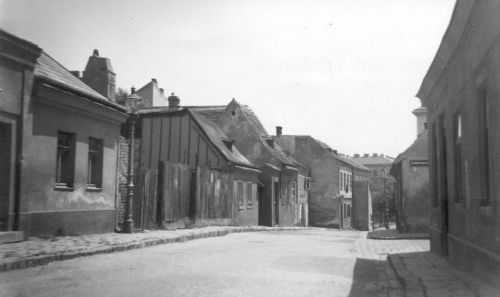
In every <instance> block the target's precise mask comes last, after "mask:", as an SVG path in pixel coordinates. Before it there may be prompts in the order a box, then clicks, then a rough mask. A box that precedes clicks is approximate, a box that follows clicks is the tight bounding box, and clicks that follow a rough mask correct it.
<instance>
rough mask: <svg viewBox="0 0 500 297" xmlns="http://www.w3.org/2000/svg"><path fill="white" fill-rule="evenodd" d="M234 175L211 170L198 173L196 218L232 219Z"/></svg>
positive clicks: (198, 171)
mask: <svg viewBox="0 0 500 297" xmlns="http://www.w3.org/2000/svg"><path fill="white" fill-rule="evenodd" d="M232 202H233V175H232V174H230V173H224V172H221V171H218V170H213V169H209V168H200V167H198V168H197V171H196V202H195V204H196V218H197V219H225V218H231V217H232Z"/></svg>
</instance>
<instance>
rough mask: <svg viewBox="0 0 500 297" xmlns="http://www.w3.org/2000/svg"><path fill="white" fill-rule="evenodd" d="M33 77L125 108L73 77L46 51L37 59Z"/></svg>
mask: <svg viewBox="0 0 500 297" xmlns="http://www.w3.org/2000/svg"><path fill="white" fill-rule="evenodd" d="M34 73H35V77H37V78H39V79H41V80H43V81H45V82H47V83H48V84H50V85H53V86H55V87H58V88H62V89H64V90H67V91H69V92H72V93H76V94H78V95H81V96H83V97H86V98H89V99H91V100H93V101H95V102H98V103H101V104H104V105H107V106H110V107H113V108H114V109H117V110H120V111H126V108H125V107H123V106H121V105H118V104H116V103H114V102H111V101H109V100H108V98H106V97H104V96H103V95H101V94H99V93H98V92H97V91H95V90H93V89H92V88H91V87H89V86H88V85H86V84H85V83H84V82H82V81H81V80H80V79H78V78H77V77H75V76H74V75H73V74H71V72H69V70H68V69H66V68H64V66H62V65H61V64H59V62H57V61H56V60H54V59H53V58H52V57H51V56H49V55H48V54H47V53H45V52H42V53H41V55H40V57H39V58H38V59H37V62H36V66H35V71H34Z"/></svg>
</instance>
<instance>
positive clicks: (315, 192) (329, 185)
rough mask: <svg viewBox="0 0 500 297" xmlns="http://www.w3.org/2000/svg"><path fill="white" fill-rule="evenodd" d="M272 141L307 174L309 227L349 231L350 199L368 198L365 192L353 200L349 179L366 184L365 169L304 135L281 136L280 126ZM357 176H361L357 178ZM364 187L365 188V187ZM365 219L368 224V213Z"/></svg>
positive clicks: (351, 203) (351, 213) (352, 212)
mask: <svg viewBox="0 0 500 297" xmlns="http://www.w3.org/2000/svg"><path fill="white" fill-rule="evenodd" d="M275 140H276V142H277V143H278V144H279V145H280V146H282V147H283V148H284V149H285V150H286V151H288V152H290V153H291V154H292V155H293V156H294V157H295V158H297V159H298V160H299V162H300V163H302V164H304V165H305V166H306V167H308V168H309V170H310V172H311V181H310V183H309V184H310V189H311V191H310V195H309V219H310V223H311V225H313V226H321V227H334V228H350V227H351V220H352V216H353V214H354V213H355V211H353V210H352V209H353V199H357V200H363V199H364V198H363V197H362V196H364V195H368V191H365V194H363V195H362V194H361V192H360V194H359V196H358V197H356V198H353V183H354V180H353V176H355V177H356V178H359V180H362V179H363V180H365V182H367V180H368V178H369V170H368V169H367V168H366V167H363V165H361V164H357V163H356V166H353V164H354V162H352V160H344V159H343V158H342V157H340V156H338V155H337V153H336V152H334V151H333V150H332V149H331V148H330V147H329V146H328V145H326V144H325V143H323V142H321V141H319V140H317V139H315V138H313V137H311V136H308V135H283V134H282V127H277V131H276V137H275ZM358 165H359V167H358ZM355 167H356V169H354V168H355ZM363 168H364V169H363ZM358 170H360V171H358ZM361 171H364V173H361ZM361 175H363V176H364V177H363V178H362V177H360V176H361ZM366 187H367V188H368V185H367V184H366ZM354 196H356V195H355V194H354ZM366 199H368V198H367V197H366ZM355 204H356V203H355ZM358 205H360V204H358ZM367 211H368V209H367ZM358 213H359V211H358ZM366 217H367V221H369V215H368V214H367V215H366ZM356 222H357V221H356ZM367 225H369V223H368V224H367ZM354 227H356V226H354ZM356 228H357V227H356Z"/></svg>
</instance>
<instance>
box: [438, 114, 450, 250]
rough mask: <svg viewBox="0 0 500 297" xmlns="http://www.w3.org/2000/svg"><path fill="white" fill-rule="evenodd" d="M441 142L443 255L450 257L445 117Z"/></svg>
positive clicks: (440, 171) (440, 121) (441, 117)
mask: <svg viewBox="0 0 500 297" xmlns="http://www.w3.org/2000/svg"><path fill="white" fill-rule="evenodd" d="M439 126H440V133H439V134H440V135H439V138H440V141H439V145H440V148H439V151H440V154H439V176H440V196H441V197H440V198H441V199H440V200H441V201H440V205H439V208H440V218H441V221H440V226H441V254H442V255H443V256H446V255H448V229H449V218H448V217H449V214H448V162H447V153H446V149H447V147H446V129H445V128H444V120H443V116H440V117H439Z"/></svg>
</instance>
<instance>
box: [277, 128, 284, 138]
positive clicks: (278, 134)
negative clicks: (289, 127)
mask: <svg viewBox="0 0 500 297" xmlns="http://www.w3.org/2000/svg"><path fill="white" fill-rule="evenodd" d="M282 132H283V127H281V126H276V136H281V134H282Z"/></svg>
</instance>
